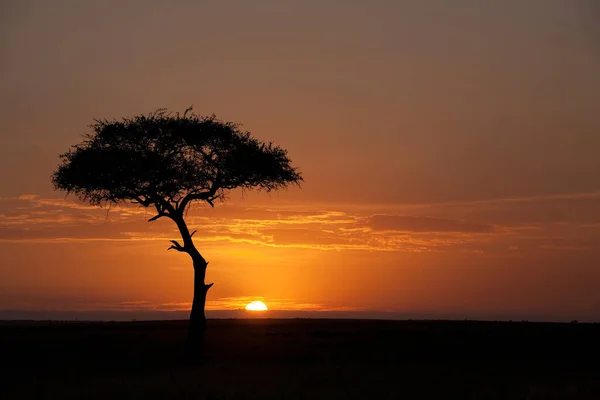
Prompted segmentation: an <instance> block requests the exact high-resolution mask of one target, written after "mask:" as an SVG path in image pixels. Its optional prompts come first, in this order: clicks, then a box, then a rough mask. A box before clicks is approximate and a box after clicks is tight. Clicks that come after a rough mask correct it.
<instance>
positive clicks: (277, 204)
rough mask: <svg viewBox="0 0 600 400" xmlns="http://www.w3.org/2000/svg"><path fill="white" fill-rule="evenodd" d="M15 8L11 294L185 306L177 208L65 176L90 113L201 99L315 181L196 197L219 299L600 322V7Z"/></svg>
mask: <svg viewBox="0 0 600 400" xmlns="http://www.w3.org/2000/svg"><path fill="white" fill-rule="evenodd" d="M142 4H143V6H142ZM0 7H1V9H0V38H1V39H0V72H1V73H0V152H1V154H0V182H1V185H0V310H9V309H18V310H79V311H86V310H111V311H116V310H132V309H135V310H182V309H186V308H187V307H189V302H190V301H191V296H192V270H191V265H190V263H189V260H188V258H187V257H186V256H185V255H182V254H174V253H172V252H167V251H166V248H167V247H168V246H169V240H170V239H177V233H176V231H175V227H174V226H172V225H173V224H172V223H171V224H169V222H168V221H157V222H154V223H147V222H146V221H147V219H148V218H149V217H150V216H151V215H149V214H145V211H144V210H143V209H135V208H133V209H113V210H111V211H110V212H109V213H108V215H107V212H106V210H99V209H96V208H92V207H88V206H86V205H84V204H81V203H79V202H77V201H75V199H70V198H68V199H65V198H64V196H62V195H61V194H58V193H55V192H53V191H52V187H51V185H50V179H49V178H50V174H51V173H52V171H53V169H54V168H55V167H56V166H57V164H58V157H57V155H58V153H62V152H64V151H65V150H67V149H68V147H69V146H70V145H72V144H75V143H77V142H78V141H79V140H80V139H81V138H80V134H81V133H84V132H86V125H88V124H89V123H91V122H92V121H93V119H94V118H104V117H106V118H112V117H121V116H128V115H132V114H135V113H140V112H141V113H147V112H150V111H152V110H154V109H156V108H159V107H166V108H169V109H172V110H176V111H177V110H180V111H183V110H184V109H185V108H187V107H188V106H189V105H194V109H195V111H196V112H199V113H201V114H212V113H213V112H214V113H215V114H217V116H218V117H220V118H222V119H226V120H234V121H237V122H241V123H243V124H244V126H245V128H246V129H248V130H250V131H252V132H253V133H254V135H255V136H256V137H258V138H260V139H262V140H266V141H269V140H273V141H275V142H276V143H277V144H279V145H281V146H282V147H284V148H287V149H288V150H289V154H290V157H291V159H292V161H293V164H294V166H297V167H299V168H300V169H301V171H302V172H303V176H304V179H305V183H304V185H303V188H302V189H296V188H292V189H290V190H288V191H286V192H282V193H279V194H273V195H271V196H266V195H255V194H246V195H245V196H244V197H243V198H242V195H241V194H240V193H233V194H232V196H231V201H230V202H229V203H227V204H226V205H219V206H217V208H216V209H214V210H213V209H211V208H209V207H205V206H203V205H198V206H196V207H195V208H194V209H193V210H192V211H191V212H190V214H189V222H188V223H189V225H190V226H191V227H193V229H198V233H197V234H196V235H195V238H196V243H197V247H198V248H199V249H200V250H201V252H202V253H203V255H204V256H205V258H206V259H207V260H208V261H209V262H210V265H209V272H208V278H207V280H208V281H209V282H212V281H214V282H215V286H214V287H213V288H212V289H211V291H210V292H209V303H208V307H209V308H210V309H212V310H217V309H231V308H238V307H242V306H243V305H244V303H245V302H249V301H251V300H253V299H263V300H264V301H265V303H267V305H269V307H270V309H283V310H291V311H296V310H310V311H315V310H331V311H346V310H358V311H364V312H365V313H369V312H374V311H390V312H396V313H407V314H411V315H415V316H417V317H418V316H419V315H422V316H423V315H434V314H435V315H441V316H451V317H456V318H468V317H472V316H476V317H481V318H513V319H518V318H538V317H539V318H544V319H566V320H570V319H580V320H585V319H590V320H600V311H599V310H600V290H599V289H600V287H599V285H600V178H599V177H600V158H599V157H598V149H599V148H600V134H599V132H600V95H599V93H600V78H599V75H598V71H600V45H599V44H600V28H599V27H598V25H597V21H598V18H600V7H598V5H597V4H595V2H593V1H585V0H581V1H569V2H564V1H553V0H548V1H546V0H531V1H527V2H522V1H517V0H515V1H489V2H480V1H475V0H473V1H467V0H463V1H456V2H451V3H450V2H441V1H431V2H421V1H416V0H415V1H404V2H395V1H369V2H366V1H358V0H347V1H342V0H339V1H333V0H331V1H325V0H322V1H309V0H307V1H302V2H300V1H296V2H295V1H275V0H273V1H266V0H265V1H256V2H245V1H230V2H221V1H202V2H192V1H182V2H179V3H177V5H176V6H173V5H172V4H170V3H168V2H160V1H144V2H139V1H138V2H135V1H127V2H117V1H106V2H100V3H95V4H92V3H87V2H78V1H74V0H73V1H54V2H52V4H50V3H49V2H44V1H8V2H3V3H2V5H1V6H0ZM292 314H293V313H292ZM292 314H290V315H292ZM365 315H366V314H365ZM0 317H1V313H0Z"/></svg>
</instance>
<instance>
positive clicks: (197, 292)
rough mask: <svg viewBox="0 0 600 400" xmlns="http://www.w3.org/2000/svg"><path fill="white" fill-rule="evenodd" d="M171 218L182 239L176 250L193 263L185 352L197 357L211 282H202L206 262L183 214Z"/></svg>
mask: <svg viewBox="0 0 600 400" xmlns="http://www.w3.org/2000/svg"><path fill="white" fill-rule="evenodd" d="M173 220H174V221H175V223H176V224H177V227H178V228H179V232H180V233H181V238H182V239H183V247H180V248H178V250H179V251H183V252H185V253H187V254H189V256H190V257H191V258H192V262H193V264H194V298H193V300H192V310H191V312H190V325H189V330H188V340H187V352H188V355H189V356H192V357H197V356H201V355H202V349H203V346H204V331H205V329H206V316H205V315H204V309H205V307H206V293H207V292H208V289H210V287H211V286H212V285H213V284H212V283H211V284H209V285H207V284H206V283H205V282H204V278H205V277H206V267H207V266H208V263H207V262H206V260H205V259H204V257H202V255H201V254H200V252H199V251H198V249H196V246H195V245H194V242H193V240H192V235H193V234H190V232H189V230H188V228H187V225H186V223H185V220H184V219H183V216H182V215H181V216H178V217H175V218H173Z"/></svg>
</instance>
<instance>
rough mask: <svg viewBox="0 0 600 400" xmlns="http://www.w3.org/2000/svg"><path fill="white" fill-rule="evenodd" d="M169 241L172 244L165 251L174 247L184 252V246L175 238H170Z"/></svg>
mask: <svg viewBox="0 0 600 400" xmlns="http://www.w3.org/2000/svg"><path fill="white" fill-rule="evenodd" d="M171 243H173V245H172V246H171V247H169V248H168V249H167V251H169V250H171V249H175V250H177V251H182V252H186V249H185V246H182V245H180V244H179V242H177V240H171Z"/></svg>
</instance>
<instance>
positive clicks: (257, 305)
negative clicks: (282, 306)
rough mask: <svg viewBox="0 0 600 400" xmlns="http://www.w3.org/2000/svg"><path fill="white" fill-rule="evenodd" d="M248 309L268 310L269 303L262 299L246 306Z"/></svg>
mask: <svg viewBox="0 0 600 400" xmlns="http://www.w3.org/2000/svg"><path fill="white" fill-rule="evenodd" d="M246 310H248V311H267V310H268V308H267V305H266V304H265V303H263V302H262V301H253V302H252V303H249V304H248V305H247V306H246Z"/></svg>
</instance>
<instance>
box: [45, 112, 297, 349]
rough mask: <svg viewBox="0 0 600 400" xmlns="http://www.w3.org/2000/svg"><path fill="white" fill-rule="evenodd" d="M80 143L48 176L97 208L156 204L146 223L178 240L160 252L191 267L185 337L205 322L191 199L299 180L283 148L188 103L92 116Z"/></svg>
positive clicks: (209, 200) (193, 334)
mask: <svg viewBox="0 0 600 400" xmlns="http://www.w3.org/2000/svg"><path fill="white" fill-rule="evenodd" d="M90 128H91V129H92V133H91V134H86V135H84V140H83V142H82V143H80V144H77V145H75V146H73V147H72V148H71V149H70V150H69V151H68V152H66V153H64V154H61V155H60V158H61V164H60V165H59V167H58V168H57V170H56V171H55V172H54V173H53V175H52V183H53V184H54V188H55V190H62V191H66V192H67V194H75V195H76V196H77V197H78V198H79V199H80V200H81V201H84V202H87V203H90V204H92V205H97V206H106V205H116V204H121V203H130V202H133V203H135V204H139V205H141V206H143V207H146V208H153V209H155V210H156V215H154V216H153V217H152V218H150V219H149V221H150V222H151V221H156V220H157V219H159V218H168V219H171V220H173V222H175V224H176V225H177V228H178V229H179V232H180V234H181V239H182V241H181V242H179V241H177V240H172V241H171V243H172V245H171V246H170V247H169V248H168V250H176V251H178V252H182V253H186V254H188V255H189V256H190V257H191V259H192V263H193V267H194V298H193V301H192V310H191V313H190V329H191V332H190V333H191V335H190V336H191V337H197V336H201V335H202V333H203V331H204V329H205V327H206V318H205V315H204V308H205V304H206V293H207V292H208V289H210V287H211V286H212V285H213V284H212V283H211V284H206V283H205V276H206V267H207V265H208V262H207V261H206V260H205V259H204V257H203V256H202V255H201V254H200V252H199V251H198V249H197V248H196V246H195V245H194V241H193V236H194V233H196V231H193V232H191V233H190V230H189V229H188V226H187V224H186V221H185V216H186V210H187V209H188V208H189V206H190V204H191V203H193V202H206V203H208V204H210V206H212V207H214V205H215V203H216V202H217V201H222V200H225V198H226V195H227V193H228V191H230V190H232V189H235V188H242V189H253V188H256V189H258V190H265V191H272V190H277V189H281V188H285V187H287V186H289V185H290V184H297V185H299V184H300V182H301V181H302V177H301V175H300V172H299V171H298V170H297V169H296V168H293V167H292V166H291V165H290V163H291V161H290V159H289V158H288V156H287V151H286V150H284V149H282V148H280V147H279V146H275V145H273V144H272V143H263V142H260V141H258V140H257V139H255V138H253V137H252V136H251V134H250V132H247V131H243V130H241V127H240V125H238V124H235V123H232V122H224V121H221V120H218V119H217V118H216V117H215V116H214V115H213V116H211V117H202V116H199V115H197V114H195V113H193V112H192V110H191V108H190V109H187V110H186V111H185V113H184V114H183V115H182V116H180V115H179V113H176V114H172V113H168V112H166V110H164V109H159V110H158V111H156V112H153V113H150V114H148V115H136V116H133V117H130V118H123V119H121V120H110V121H109V120H95V123H94V124H92V125H90Z"/></svg>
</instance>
